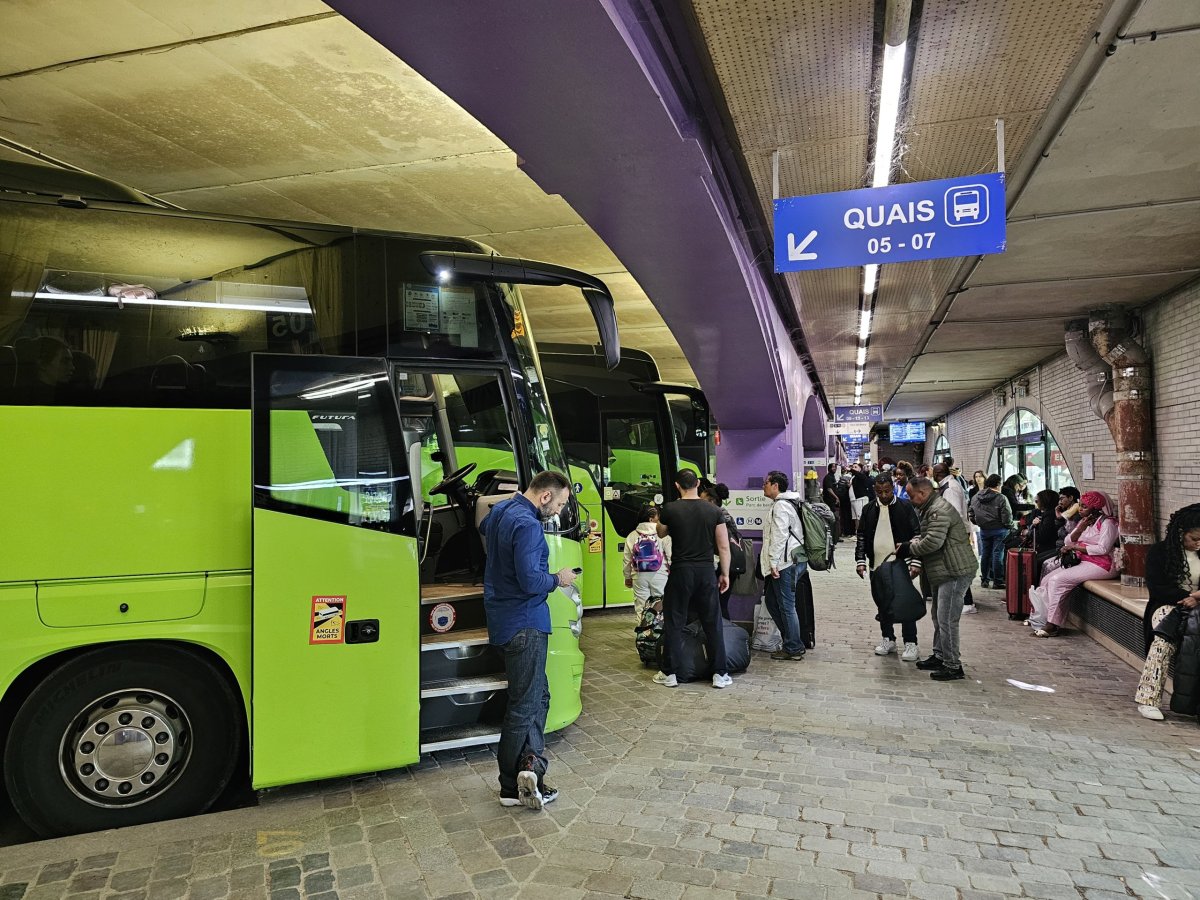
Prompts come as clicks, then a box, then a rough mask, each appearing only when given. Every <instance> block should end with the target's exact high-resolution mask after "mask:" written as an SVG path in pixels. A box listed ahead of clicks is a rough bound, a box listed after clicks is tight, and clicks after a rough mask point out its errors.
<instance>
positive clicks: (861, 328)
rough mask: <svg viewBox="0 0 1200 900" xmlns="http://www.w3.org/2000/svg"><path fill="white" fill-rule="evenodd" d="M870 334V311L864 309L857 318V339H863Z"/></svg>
mask: <svg viewBox="0 0 1200 900" xmlns="http://www.w3.org/2000/svg"><path fill="white" fill-rule="evenodd" d="M870 336H871V311H870V310H869V309H864V310H863V311H862V314H861V315H860V316H859V320H858V339H859V340H860V341H865V340H866V339H867V338H869V337H870Z"/></svg>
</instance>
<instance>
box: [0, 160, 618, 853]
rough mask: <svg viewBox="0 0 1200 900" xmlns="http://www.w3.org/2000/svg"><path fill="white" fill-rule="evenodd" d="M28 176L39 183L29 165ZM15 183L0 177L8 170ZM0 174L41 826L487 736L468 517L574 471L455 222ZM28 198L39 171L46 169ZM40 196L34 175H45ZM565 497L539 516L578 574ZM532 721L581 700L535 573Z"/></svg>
mask: <svg viewBox="0 0 1200 900" xmlns="http://www.w3.org/2000/svg"><path fill="white" fill-rule="evenodd" d="M34 180H36V179H34ZM0 186H5V187H11V185H0ZM18 186H19V187H21V188H23V189H24V191H25V192H24V193H7V194H0V448H2V449H0V478H2V484H3V488H2V491H3V497H4V503H3V504H2V506H0V610H2V613H0V615H2V617H3V621H4V623H5V633H4V640H3V642H2V643H0V746H2V747H3V771H4V782H5V785H6V787H7V790H8V793H9V796H10V798H11V800H12V803H13V806H14V807H15V809H16V811H17V812H18V814H19V815H20V816H21V817H22V818H23V819H24V820H25V821H26V822H27V823H28V824H29V825H30V827H32V828H33V829H34V830H35V831H36V832H37V833H39V834H41V835H54V834H66V833H72V832H81V831H89V830H95V829H100V828H110V827H116V826H123V825H130V824H136V823H141V822H148V821H155V820H159V819H164V818H171V817H175V816H181V815H189V814H194V813H197V812H201V811H203V810H204V809H206V808H208V807H209V806H210V805H211V804H212V803H213V802H214V800H215V799H216V798H217V797H218V796H219V795H220V794H221V792H222V790H223V789H224V787H225V786H226V785H227V783H228V782H229V781H230V779H231V778H232V777H234V774H235V771H236V770H237V768H238V765H239V762H240V763H241V764H243V765H244V764H245V761H247V760H248V762H249V767H250V771H251V783H252V784H253V786H254V787H255V788H264V787H270V786H276V785H282V784H287V783H293V782H300V781H306V780H313V779H319V778H327V777H336V776H341V775H347V774H353V773H361V772H370V771H377V770H382V769H389V768H394V767H397V766H403V765H406V764H409V763H413V762H415V761H416V760H417V759H418V758H419V755H420V754H421V753H422V752H425V751H432V750H438V749H445V748H452V747H462V746H467V745H471V744H478V743H485V742H490V741H494V740H497V739H498V736H499V723H500V721H501V719H502V716H503V712H504V707H505V687H506V683H505V680H504V669H503V660H502V658H501V657H500V656H499V654H498V653H497V651H496V650H495V648H492V647H490V646H489V645H488V642H487V631H486V621H485V617H484V611H483V604H482V587H481V584H482V571H483V562H484V559H483V544H482V541H481V540H480V537H479V532H478V523H479V521H480V520H481V519H482V517H483V516H484V515H486V513H487V511H488V509H490V507H491V506H492V505H493V504H494V503H495V502H497V501H498V500H500V499H504V498H506V497H508V496H511V495H512V494H513V492H515V491H518V490H521V489H522V488H523V487H524V486H525V485H527V484H528V481H529V479H530V478H531V477H532V475H533V474H534V473H535V472H537V471H539V470H542V469H557V470H559V471H563V472H567V471H568V467H567V462H566V458H565V454H564V452H563V449H562V447H561V444H560V441H559V437H558V434H557V433H556V431H555V427H554V422H553V419H552V416H551V411H550V408H549V404H548V401H547V397H546V392H545V387H544V380H543V378H542V374H541V370H540V363H539V361H538V355H537V350H536V347H535V345H534V341H533V337H532V334H531V331H530V327H529V322H528V318H527V316H526V314H525V311H524V308H523V306H522V301H521V297H520V294H519V292H518V290H517V288H516V287H515V285H517V284H530V283H536V284H571V285H575V286H578V287H580V288H582V290H583V294H584V296H585V298H586V300H587V302H588V305H589V306H590V307H591V311H592V314H593V315H594V317H595V318H596V322H597V326H598V327H599V329H600V333H601V334H602V335H603V336H604V343H605V352H606V353H607V362H608V364H611V365H616V363H617V360H618V359H619V355H620V349H619V340H618V337H617V330H616V319H615V315H614V312H613V305H612V300H611V298H610V297H609V295H608V293H607V290H606V288H605V286H604V285H603V283H601V282H599V281H598V280H597V279H595V278H592V277H590V276H588V275H585V274H583V273H578V272H574V271H572V270H569V269H564V268H561V267H557V266H552V265H548V264H542V263H533V262H529V261H525V260H515V259H508V258H504V257H498V256H495V255H491V254H488V253H487V252H486V248H483V247H481V246H480V245H478V244H474V243H472V242H470V241H466V240H461V239H455V238H445V237H425V236H419V235H407V234H385V233H379V232H371V231H363V230H356V229H349V228H341V227H332V226H324V225H308V224H296V223H288V222H270V221H264V220H251V219H235V218H231V217H223V216H211V215H201V214H193V213H188V212H180V211H175V210H165V209H161V208H154V207H153V206H151V205H146V204H138V203H126V202H118V201H117V200H114V199H113V198H112V197H109V198H107V199H103V198H104V196H105V195H104V193H103V191H96V192H95V193H93V194H92V196H97V195H98V196H100V197H101V198H102V200H101V201H100V202H97V201H94V200H89V199H86V197H85V198H83V199H81V198H80V197H78V196H76V197H63V196H45V195H38V194H37V193H35V192H36V191H38V190H39V189H40V188H39V187H38V186H34V187H33V188H30V186H29V183H28V181H24V182H20V183H19V185H18ZM44 192H45V191H43V193H44ZM49 193H53V191H49ZM579 520H580V515H579V509H578V505H577V502H576V501H575V500H574V499H573V500H572V501H571V502H570V503H569V504H568V506H567V507H566V508H565V509H564V510H563V512H562V513H561V514H560V515H559V516H558V517H557V518H556V519H555V520H554V521H551V522H548V523H547V524H546V539H547V541H548V543H549V546H550V551H551V567H552V569H557V568H559V567H562V566H578V565H580V563H581V554H582V546H581V543H582V541H583V538H584V533H583V529H581V527H580V521H579ZM550 606H551V613H552V619H553V633H552V634H551V637H550V653H549V660H548V662H547V674H548V676H549V682H550V690H551V695H552V698H553V699H552V702H551V708H550V712H549V716H548V722H547V728H548V729H551V730H553V729H560V728H563V727H565V726H566V725H568V724H570V723H571V722H573V721H574V720H575V719H576V718H577V717H578V715H579V713H580V708H581V707H580V686H581V680H582V675H583V655H582V653H581V652H580V650H579V641H578V637H579V633H580V629H581V628H582V608H581V606H580V605H579V602H578V600H577V599H576V598H572V597H568V596H567V595H566V594H564V593H563V592H561V591H556V592H555V593H554V594H552V595H551V597H550Z"/></svg>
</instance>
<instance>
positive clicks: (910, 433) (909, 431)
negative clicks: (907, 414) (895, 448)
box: [888, 422, 925, 444]
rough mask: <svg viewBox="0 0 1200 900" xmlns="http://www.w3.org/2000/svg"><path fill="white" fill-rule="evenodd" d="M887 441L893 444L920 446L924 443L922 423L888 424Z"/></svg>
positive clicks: (923, 425) (923, 424) (923, 426)
mask: <svg viewBox="0 0 1200 900" xmlns="http://www.w3.org/2000/svg"><path fill="white" fill-rule="evenodd" d="M888 440H889V441H891V442H892V443H893V444H921V443H924V441H925V423H924V422H889V423H888Z"/></svg>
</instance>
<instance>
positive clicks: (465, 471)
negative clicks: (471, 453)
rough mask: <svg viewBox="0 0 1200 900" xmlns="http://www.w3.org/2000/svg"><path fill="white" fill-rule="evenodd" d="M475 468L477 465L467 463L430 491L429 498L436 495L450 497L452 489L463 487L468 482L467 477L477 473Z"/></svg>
mask: <svg viewBox="0 0 1200 900" xmlns="http://www.w3.org/2000/svg"><path fill="white" fill-rule="evenodd" d="M475 467H476V464H475V463H467V464H466V465H465V466H463V467H462V468H461V469H458V470H457V471H454V472H451V473H450V474H449V475H447V476H446V477H445V478H443V479H442V480H441V481H439V482H438V483H437V484H435V485H434V486H433V487H431V488H430V489H429V496H431V497H432V496H433V495H434V494H445V495H446V496H450V491H451V490H452V489H455V488H459V487H462V485H463V483H464V482H465V481H466V480H467V476H468V475H470V474H471V473H472V472H474V471H475Z"/></svg>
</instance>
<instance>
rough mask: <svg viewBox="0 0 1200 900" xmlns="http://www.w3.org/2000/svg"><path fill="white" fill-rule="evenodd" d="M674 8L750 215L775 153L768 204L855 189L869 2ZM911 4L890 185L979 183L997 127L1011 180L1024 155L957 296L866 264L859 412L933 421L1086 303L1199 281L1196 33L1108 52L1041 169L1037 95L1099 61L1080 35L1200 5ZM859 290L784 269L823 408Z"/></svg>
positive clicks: (842, 367)
mask: <svg viewBox="0 0 1200 900" xmlns="http://www.w3.org/2000/svg"><path fill="white" fill-rule="evenodd" d="M692 5H693V7H694V10H695V15H696V20H697V23H698V25H699V28H700V31H701V32H702V34H703V37H704V40H705V42H706V45H707V48H708V51H709V53H710V55H711V59H712V70H713V73H714V76H715V80H716V81H717V82H718V83H719V86H720V89H721V92H722V93H723V95H724V98H725V101H726V104H727V106H728V109H729V116H730V119H731V121H732V123H733V125H734V127H735V129H736V132H737V136H738V139H739V141H740V145H741V151H742V154H743V157H744V159H745V162H746V169H747V171H748V172H749V174H750V177H751V179H752V181H753V183H754V188H755V190H756V192H757V195H758V199H759V201H760V202H761V204H762V208H763V211H764V214H765V215H766V216H767V218H768V219H769V218H770V211H771V200H772V198H773V194H772V190H773V184H772V154H774V153H775V152H776V151H778V153H779V161H780V162H779V168H780V195H781V196H796V195H802V194H812V193H822V192H828V191H840V190H849V189H853V188H859V187H864V186H867V185H868V184H869V174H868V165H869V163H870V139H871V127H872V125H871V115H872V111H871V100H872V96H871V91H872V85H873V80H872V72H873V69H872V66H873V60H874V59H875V58H876V57H874V56H873V53H874V52H877V50H878V47H877V45H876V44H875V43H874V28H875V25H876V21H875V20H876V16H877V14H878V13H879V11H880V10H881V9H882V4H876V3H874V2H871V0H694V2H693V4H692ZM917 6H918V8H919V18H918V19H917V21H916V22H915V23H914V33H913V36H912V39H911V40H910V46H911V47H912V53H913V54H914V55H913V57H912V70H911V76H910V81H909V87H908V97H907V103H906V105H905V108H904V111H903V112H902V126H901V137H900V139H899V150H898V152H897V158H896V165H895V169H894V174H893V179H892V180H893V182H905V181H918V180H926V179H935V178H948V177H953V176H958V175H966V174H971V173H975V172H985V171H992V170H994V169H995V168H996V138H995V126H994V121H995V119H996V118H1003V119H1004V120H1005V131H1006V159H1007V163H1008V165H1007V168H1008V170H1009V172H1010V175H1012V174H1014V173H1015V172H1018V170H1019V169H1020V165H1019V164H1020V163H1021V162H1022V161H1026V170H1028V169H1030V168H1032V176H1031V177H1028V179H1027V183H1023V184H1016V183H1014V182H1013V181H1010V185H1009V222H1010V224H1009V234H1008V249H1007V251H1006V252H1005V253H1004V254H1002V255H996V256H988V257H984V258H983V259H982V262H980V264H979V265H978V266H977V267H975V268H974V269H973V271H971V272H970V277H969V279H967V280H966V282H965V284H963V287H965V290H963V291H962V292H960V293H957V294H956V295H955V294H952V292H953V291H954V290H955V288H957V287H959V285H960V284H962V282H961V278H962V265H963V261H962V260H935V261H930V262H919V263H903V264H894V265H885V266H884V267H883V268H882V270H881V272H880V286H879V290H878V292H877V295H876V306H875V316H874V326H873V329H872V335H871V342H870V348H869V353H868V358H867V370H866V375H867V377H866V382H865V389H864V392H863V402H871V403H881V402H887V401H888V400H889V398H890V399H891V402H890V405H889V407H888V410H887V415H888V418H901V417H913V418H934V417H936V416H938V415H940V414H942V413H945V412H946V411H947V410H949V409H951V408H953V407H954V406H956V405H958V404H960V403H963V402H965V401H967V400H970V399H971V398H972V397H974V396H976V395H977V394H979V393H981V392H982V391H984V390H986V389H988V388H990V387H992V386H993V385H995V384H997V383H999V382H1001V381H1003V380H1004V379H1006V378H1008V377H1011V376H1012V375H1015V374H1017V373H1019V372H1020V371H1021V370H1023V369H1024V368H1027V367H1029V366H1031V365H1034V364H1036V363H1037V362H1038V361H1040V360H1042V359H1045V358H1046V357H1048V356H1051V355H1053V354H1054V352H1055V351H1056V350H1059V349H1061V348H1062V345H1063V340H1062V335H1063V324H1064V322H1065V321H1066V320H1068V319H1069V318H1071V317H1073V316H1077V315H1079V314H1081V313H1086V312H1087V311H1088V310H1089V309H1094V308H1096V307H1097V306H1100V305H1103V304H1105V303H1123V304H1129V305H1135V306H1136V305H1141V304H1144V303H1146V302H1147V301H1149V300H1151V299H1153V298H1155V297H1157V296H1159V295H1161V294H1162V293H1164V292H1166V291H1169V290H1171V289H1172V288H1174V287H1177V286H1179V285H1181V284H1182V283H1184V282H1187V281H1189V280H1191V279H1193V278H1195V277H1196V276H1197V275H1200V227H1197V223H1198V222H1200V203H1197V200H1200V71H1198V69H1197V66H1196V62H1195V60H1196V59H1197V58H1200V34H1198V33H1197V32H1196V31H1194V30H1192V31H1189V32H1187V33H1183V34H1178V35H1170V36H1166V37H1161V36H1160V37H1159V38H1158V39H1157V40H1155V41H1149V40H1147V39H1145V38H1144V37H1143V38H1141V39H1138V40H1136V41H1124V42H1120V43H1119V45H1118V49H1117V51H1116V52H1115V54H1112V55H1111V56H1110V57H1108V58H1107V59H1105V60H1104V61H1103V63H1102V64H1100V65H1099V69H1098V74H1097V75H1096V77H1095V78H1094V80H1092V82H1091V84H1090V86H1088V87H1087V89H1086V91H1084V93H1083V94H1082V97H1081V98H1080V99H1079V102H1078V105H1077V106H1076V107H1075V109H1074V112H1073V113H1071V114H1070V116H1069V117H1068V118H1067V119H1066V121H1065V127H1061V129H1060V133H1059V135H1058V136H1057V138H1055V139H1054V140H1053V142H1052V143H1050V145H1049V147H1048V152H1047V153H1046V155H1045V157H1044V158H1041V157H1040V154H1041V153H1042V151H1043V149H1044V148H1045V147H1046V144H1047V142H1048V141H1049V139H1050V138H1051V136H1052V135H1053V129H1051V128H1049V120H1050V119H1051V117H1052V116H1053V115H1054V114H1055V112H1056V108H1057V107H1056V104H1060V103H1063V102H1065V101H1066V100H1067V98H1068V92H1069V91H1070V90H1071V89H1072V88H1073V86H1074V84H1075V82H1076V81H1078V80H1079V79H1080V78H1081V73H1082V72H1084V71H1085V70H1087V69H1088V67H1089V66H1091V67H1093V68H1094V67H1095V66H1096V60H1097V59H1098V58H1099V57H1101V56H1102V55H1103V54H1104V51H1105V48H1104V45H1103V44H1097V42H1096V34H1097V32H1098V31H1101V30H1103V29H1104V28H1105V27H1110V26H1112V27H1114V30H1115V29H1116V28H1119V29H1120V33H1122V34H1126V35H1137V34H1142V33H1145V32H1149V31H1151V30H1154V29H1160V30H1161V29H1168V28H1186V27H1188V26H1196V25H1200V7H1197V5H1196V4H1195V3H1194V2H1189V0H1148V2H1145V3H1143V4H1140V6H1139V5H1138V4H1136V3H1133V2H1126V0H1116V2H1110V0H1059V2H1055V3H1044V4H1031V3H1028V2H1025V0H975V2H970V3H966V2H963V0H924V2H923V3H922V4H917ZM1131 9H1136V10H1137V12H1136V15H1134V16H1133V18H1132V19H1129V17H1128V12H1127V10H1131ZM873 48H874V49H873ZM1031 160H1032V161H1036V165H1031V164H1030V163H1029V161H1031ZM1021 174H1024V173H1021ZM1021 187H1023V190H1022V191H1021V193H1020V197H1019V201H1018V202H1016V203H1015V204H1014V202H1013V201H1014V197H1015V194H1016V190H1018V189H1020V188H1021ZM1147 204H1151V205H1147ZM1114 207H1116V208H1114ZM861 278H862V273H861V270H858V269H840V270H830V271H819V272H808V273H797V274H789V275H787V276H785V280H786V282H787V284H788V287H789V290H790V292H791V294H792V297H793V300H794V302H795V303H796V304H797V306H798V308H799V310H800V312H801V319H802V322H803V326H804V330H805V334H806V336H807V338H808V342H809V345H810V347H812V348H813V356H814V359H815V361H816V366H817V371H818V373H819V374H820V376H821V380H822V383H823V384H824V385H825V386H826V389H827V391H829V393H830V394H831V399H832V400H833V401H834V402H837V403H849V402H852V397H853V387H854V380H853V379H854V365H855V340H856V335H857V331H858V302H859V289H860V285H861ZM947 302H948V303H949V309H948V310H947V309H946V308H945V307H946V304H947ZM935 324H936V328H932V329H931V325H935ZM982 348H988V349H982Z"/></svg>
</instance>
